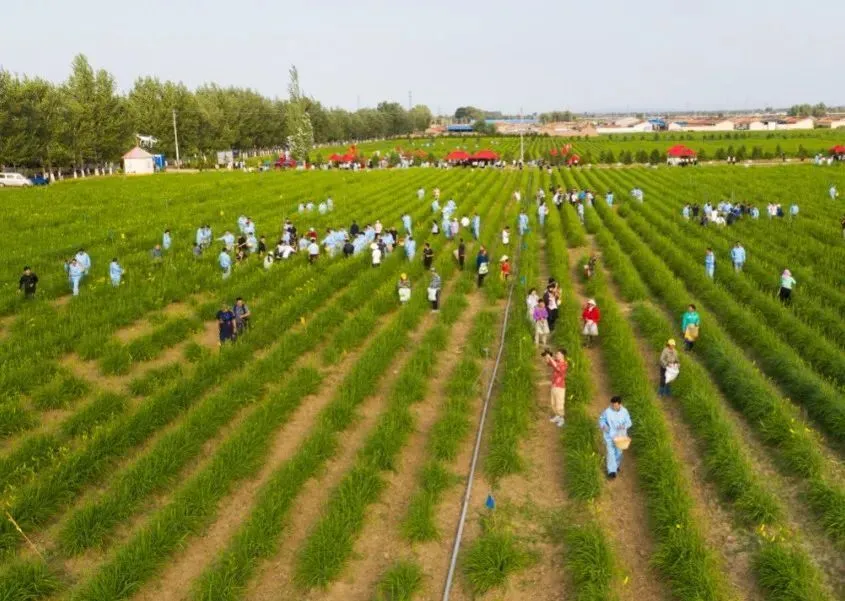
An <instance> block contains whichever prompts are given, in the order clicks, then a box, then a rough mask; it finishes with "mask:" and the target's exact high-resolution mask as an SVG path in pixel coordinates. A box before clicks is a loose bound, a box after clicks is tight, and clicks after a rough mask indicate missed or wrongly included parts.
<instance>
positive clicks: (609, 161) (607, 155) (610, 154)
mask: <svg viewBox="0 0 845 601" xmlns="http://www.w3.org/2000/svg"><path fill="white" fill-rule="evenodd" d="M604 162H605V163H607V164H608V165H611V164H613V163H615V162H616V157H615V156H614V155H613V151H612V150H608V151H607V152H606V153H605V154H604Z"/></svg>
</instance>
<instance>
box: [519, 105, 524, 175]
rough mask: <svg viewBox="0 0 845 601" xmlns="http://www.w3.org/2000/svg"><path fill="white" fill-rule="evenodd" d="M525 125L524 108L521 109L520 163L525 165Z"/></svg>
mask: <svg viewBox="0 0 845 601" xmlns="http://www.w3.org/2000/svg"><path fill="white" fill-rule="evenodd" d="M524 126H525V123H523V122H522V107H519V162H520V163H522V164H523V165H524V164H525V143H524V142H523V139H522V133H523V130H524Z"/></svg>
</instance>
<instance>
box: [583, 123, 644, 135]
mask: <svg viewBox="0 0 845 601" xmlns="http://www.w3.org/2000/svg"><path fill="white" fill-rule="evenodd" d="M650 131H654V125H653V124H652V123H650V122H648V121H637V120H635V122H634V123H633V124H631V125H627V126H624V127H621V126H618V125H611V126H599V127H596V133H598V134H641V133H644V132H650Z"/></svg>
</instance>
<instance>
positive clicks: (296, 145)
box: [285, 66, 314, 161]
mask: <svg viewBox="0 0 845 601" xmlns="http://www.w3.org/2000/svg"><path fill="white" fill-rule="evenodd" d="M288 94H289V96H290V101H289V102H288V107H287V114H286V115H285V121H286V126H287V131H288V132H289V133H288V148H289V149H290V154H291V156H292V157H293V158H294V159H296V160H297V161H304V160H305V159H306V158H307V157H308V153H309V152H310V150H311V147H312V146H313V145H314V128H313V127H312V125H311V118H310V117H309V116H308V113H307V112H306V111H305V101H304V99H303V97H302V91H301V90H300V88H299V72H298V71H297V70H296V67H295V66H292V67H291V68H290V83H289V84H288Z"/></svg>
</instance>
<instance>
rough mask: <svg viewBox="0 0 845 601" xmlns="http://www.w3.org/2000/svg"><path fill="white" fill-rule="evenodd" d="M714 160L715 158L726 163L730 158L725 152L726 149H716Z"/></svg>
mask: <svg viewBox="0 0 845 601" xmlns="http://www.w3.org/2000/svg"><path fill="white" fill-rule="evenodd" d="M713 158H715V159H716V160H717V161H724V160H725V159H727V158H728V153H726V152H725V149H724V148H722V147H721V146H719V148H717V149H716V153H715V154H714V155H713Z"/></svg>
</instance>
